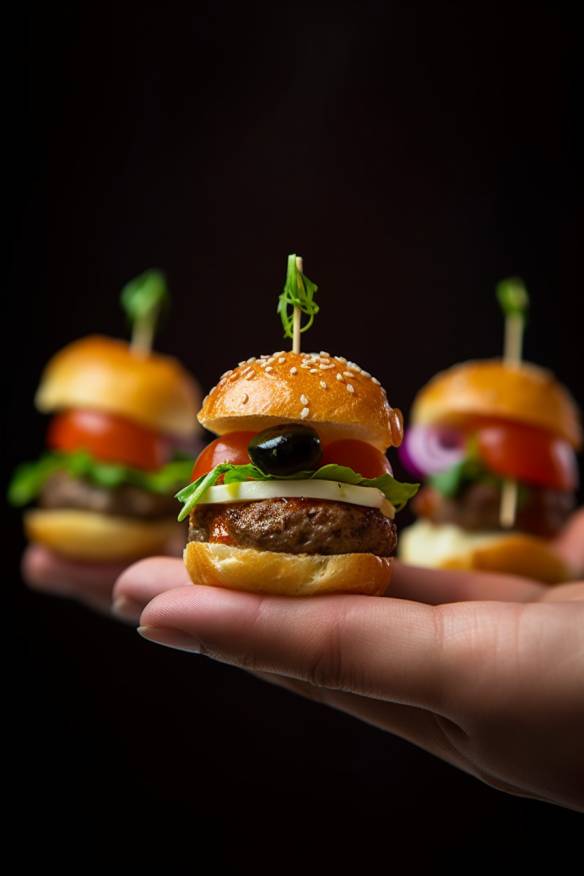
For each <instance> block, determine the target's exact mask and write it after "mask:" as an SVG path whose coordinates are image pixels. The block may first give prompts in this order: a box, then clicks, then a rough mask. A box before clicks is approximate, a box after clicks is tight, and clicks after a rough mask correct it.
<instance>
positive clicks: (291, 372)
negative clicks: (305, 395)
mask: <svg viewBox="0 0 584 876" xmlns="http://www.w3.org/2000/svg"><path fill="white" fill-rule="evenodd" d="M290 374H298V368H291V369H290Z"/></svg>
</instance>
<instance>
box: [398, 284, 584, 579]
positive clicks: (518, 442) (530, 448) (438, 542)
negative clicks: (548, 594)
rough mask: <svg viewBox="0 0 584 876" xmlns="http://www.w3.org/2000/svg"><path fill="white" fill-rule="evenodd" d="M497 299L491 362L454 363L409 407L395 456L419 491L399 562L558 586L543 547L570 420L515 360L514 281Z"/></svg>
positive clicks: (570, 463) (559, 398) (523, 301)
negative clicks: (502, 323)
mask: <svg viewBox="0 0 584 876" xmlns="http://www.w3.org/2000/svg"><path fill="white" fill-rule="evenodd" d="M497 291H498V297H499V300H500V303H501V305H502V307H503V310H504V313H505V315H506V340H505V355H504V357H503V359H492V360H483V361H471V362H463V363H462V364H460V365H455V366H454V367H452V368H450V369H448V370H447V371H443V372H442V373H440V374H437V375H436V376H435V377H434V378H433V379H432V380H431V381H430V382H429V383H428V384H427V385H426V386H425V387H424V388H423V389H422V390H421V391H420V392H419V394H418V396H417V397H416V399H415V400H414V405H413V408H412V417H411V421H412V425H411V426H410V428H409V429H408V431H407V434H406V437H405V441H404V444H403V445H402V447H401V448H400V457H401V460H402V462H403V463H404V464H405V466H406V468H407V469H408V470H409V471H411V472H412V473H413V474H415V475H416V477H419V478H425V486H424V487H423V489H422V490H421V492H420V494H419V495H418V496H417V497H416V499H415V502H414V503H413V510H414V511H415V512H416V514H417V515H418V517H419V518H420V519H419V521H418V522H417V523H415V524H414V525H413V526H411V527H408V528H407V529H405V530H404V532H403V533H402V537H401V539H400V558H401V559H403V560H404V561H405V562H408V563H411V564H414V565H419V566H435V567H441V568H464V569H483V570H489V571H496V572H508V573H514V574H517V575H525V576H528V577H530V578H535V579H537V580H541V581H545V582H548V583H554V582H559V581H563V580H566V579H567V578H568V577H569V575H570V570H569V569H568V568H567V567H566V566H565V564H564V562H563V560H562V559H561V558H560V557H559V556H558V555H557V554H556V553H555V551H554V549H553V545H552V542H551V540H552V539H553V537H554V536H555V535H556V534H557V533H558V532H559V530H560V529H561V528H562V527H563V525H564V524H565V522H566V520H567V518H568V516H569V514H570V512H571V511H572V509H573V508H574V504H575V490H576V488H577V485H578V468H577V462H576V454H575V452H576V451H577V450H578V448H579V447H580V446H581V443H582V429H581V425H580V419H579V411H578V408H577V406H576V403H575V401H574V399H573V398H572V397H571V395H570V394H569V392H568V391H567V390H566V388H565V387H564V386H562V385H561V384H560V383H559V382H558V381H557V380H556V379H555V378H554V376H553V374H551V373H550V372H549V371H546V370H544V369H543V368H540V367H538V366H536V365H531V364H529V363H527V362H523V361H522V358H521V346H522V334H523V325H524V319H525V313H526V310H527V305H528V299H527V293H526V290H525V288H524V286H523V284H522V282H521V281H520V280H519V279H517V278H511V279H510V280H506V281H503V282H502V283H500V284H499V286H498V290H497Z"/></svg>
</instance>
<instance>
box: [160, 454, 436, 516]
mask: <svg viewBox="0 0 584 876" xmlns="http://www.w3.org/2000/svg"><path fill="white" fill-rule="evenodd" d="M221 475H223V482H224V483H225V484H233V483H236V482H238V481H249V480H252V481H287V480H323V481H336V482H337V483H341V484H353V485H355V486H361V487H375V488H376V489H378V490H381V492H382V493H383V495H384V496H385V498H386V499H388V500H389V501H390V502H391V504H392V505H393V506H394V508H395V509H396V511H399V510H400V509H401V508H403V507H404V505H405V504H406V502H407V501H408V500H409V499H411V498H412V497H413V496H415V495H416V493H417V492H418V490H419V488H420V485H419V484H402V483H400V481H396V479H395V478H394V477H392V476H391V475H390V474H384V475H381V476H380V477H378V478H364V477H362V476H361V475H360V474H358V473H357V472H355V471H353V469H352V468H348V467H347V466H345V465H323V466H321V468H319V469H317V470H316V471H298V472H295V473H294V474H292V475H285V476H283V475H270V474H266V473H265V472H263V471H262V470H261V469H259V468H258V467H257V466H256V465H233V464H232V463H229V462H224V463H221V464H220V465H216V466H215V468H214V469H212V470H211V471H210V472H208V473H207V474H205V475H201V477H200V478H197V480H196V481H193V482H192V484H188V485H187V486H186V487H184V488H183V489H182V490H180V491H179V492H178V493H177V494H176V498H177V499H178V500H179V502H183V503H184V504H183V508H182V511H181V512H180V514H179V515H178V519H179V520H184V519H185V517H188V515H189V514H190V513H191V511H192V510H193V508H194V507H195V505H198V504H199V502H201V500H202V498H203V496H204V494H205V493H206V492H207V490H208V489H209V487H212V486H213V485H214V484H216V483H217V481H218V480H219V478H220V477H221Z"/></svg>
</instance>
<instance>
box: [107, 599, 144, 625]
mask: <svg viewBox="0 0 584 876" xmlns="http://www.w3.org/2000/svg"><path fill="white" fill-rule="evenodd" d="M142 608H143V606H141V605H140V603H139V602H134V600H133V599H126V597H125V596H119V597H118V598H117V599H116V600H115V602H114V603H113V605H112V614H115V615H116V617H119V618H122V620H131V621H139V620H140V615H141V614H142Z"/></svg>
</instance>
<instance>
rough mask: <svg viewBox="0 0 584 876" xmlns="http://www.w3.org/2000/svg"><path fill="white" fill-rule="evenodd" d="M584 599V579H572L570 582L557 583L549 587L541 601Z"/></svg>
mask: <svg viewBox="0 0 584 876" xmlns="http://www.w3.org/2000/svg"><path fill="white" fill-rule="evenodd" d="M582 599H584V581H571V582H570V583H569V584H556V585H555V587H548V588H547V590H546V592H545V593H544V594H543V595H542V597H541V602H573V601H578V600H582Z"/></svg>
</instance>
